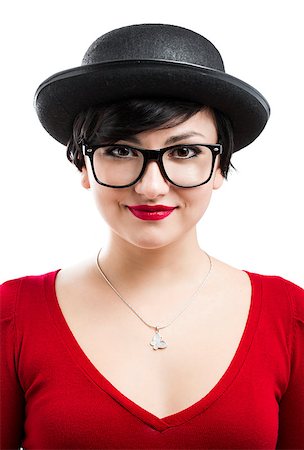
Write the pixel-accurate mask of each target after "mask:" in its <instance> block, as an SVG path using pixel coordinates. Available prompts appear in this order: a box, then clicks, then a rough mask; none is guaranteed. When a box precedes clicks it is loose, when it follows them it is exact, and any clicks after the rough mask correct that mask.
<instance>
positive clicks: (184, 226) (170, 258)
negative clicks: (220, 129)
mask: <svg viewBox="0 0 304 450" xmlns="http://www.w3.org/2000/svg"><path fill="white" fill-rule="evenodd" d="M185 135H189V137H187V138H186V137H183V136H185ZM178 136H179V137H180V138H179V139H177V137H178ZM172 137H174V138H175V139H177V140H176V141H175V142H174V143H176V144H178V143H209V144H215V143H217V130H216V125H215V121H214V118H213V116H212V113H211V112H210V111H208V110H203V111H200V112H198V113H197V114H196V115H194V116H192V117H191V118H190V119H188V120H187V121H185V122H183V123H181V124H179V125H177V126H175V127H172V128H167V129H161V130H149V131H145V132H142V133H139V134H138V135H137V136H136V138H137V141H138V142H137V144H136V145H139V146H140V147H142V148H146V149H158V148H162V147H166V145H168V144H166V142H167V140H168V139H169V138H171V139H172ZM119 143H125V144H130V145H132V144H133V145H134V142H132V141H129V140H126V141H119ZM222 183H223V176H222V175H221V171H220V168H219V157H217V160H216V164H215V169H214V171H213V175H212V178H211V179H210V181H209V182H208V183H206V184H205V185H202V186H199V187H196V188H192V189H183V188H179V187H176V186H174V185H172V184H170V183H169V182H168V181H166V180H165V179H164V178H163V177H162V175H161V173H160V171H159V168H158V166H157V164H156V162H154V161H152V162H150V163H149V165H148V167H147V170H146V172H145V174H144V176H143V177H142V179H141V180H140V181H139V182H138V183H137V184H136V185H134V186H131V187H129V188H124V189H112V188H107V187H104V186H101V185H99V184H98V183H97V182H96V181H95V179H94V177H93V174H92V172H91V168H90V164H89V161H88V160H87V161H86V167H85V168H84V169H83V170H82V185H83V187H84V188H86V189H91V192H92V194H93V196H94V199H95V202H96V206H97V208H98V210H99V212H100V213H101V215H102V217H103V219H104V220H105V221H106V223H107V224H108V226H109V228H110V239H109V243H108V246H107V248H106V249H103V251H102V254H101V257H100V263H101V264H102V267H103V268H104V270H105V271H106V273H107V275H109V276H110V279H111V280H112V282H113V284H114V285H115V281H116V280H117V283H118V285H119V286H120V288H123V292H127V293H128V291H129V288H130V286H129V284H130V283H128V280H130V279H132V280H133V283H132V285H133V286H134V285H135V284H136V286H137V289H138V291H141V290H142V289H144V290H145V298H147V285H148V286H149V285H155V282H154V281H155V279H157V280H158V286H160V287H161V288H167V289H169V287H168V284H169V285H171V286H172V281H173V280H175V281H176V279H181V280H190V284H191V286H193V285H194V286H195V285H197V284H198V282H199V281H200V280H201V279H202V273H204V272H207V270H208V267H209V261H208V259H207V256H206V255H205V253H204V252H202V250H201V248H200V247H199V245H198V240H197V231H196V226H197V223H198V222H199V220H200V219H201V218H202V217H203V216H204V214H205V212H206V210H207V208H208V205H209V202H210V200H211V196H212V192H213V190H215V189H219V188H220V187H221V186H222ZM137 204H148V205H157V204H162V205H168V206H177V209H175V210H174V212H173V213H172V214H171V215H170V216H168V217H167V218H165V219H164V220H160V221H142V220H140V219H138V218H136V217H134V216H133V214H131V212H130V211H129V210H128V208H127V205H137ZM118 280H119V282H118ZM174 284H176V283H174ZM182 284H183V282H182ZM186 284H187V283H186ZM191 290H193V288H192V289H191ZM191 290H190V292H191ZM132 294H133V298H134V292H133V293H132ZM148 297H149V296H148ZM141 298H142V297H141ZM154 302H155V297H154ZM133 305H134V306H135V304H134V303H133Z"/></svg>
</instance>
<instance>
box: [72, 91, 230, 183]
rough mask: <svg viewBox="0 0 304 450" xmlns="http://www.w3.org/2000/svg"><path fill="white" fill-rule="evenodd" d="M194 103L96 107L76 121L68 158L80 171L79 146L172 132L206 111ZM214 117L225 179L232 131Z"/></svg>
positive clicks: (217, 114) (141, 102)
mask: <svg viewBox="0 0 304 450" xmlns="http://www.w3.org/2000/svg"><path fill="white" fill-rule="evenodd" d="M206 108H207V106H204V105H200V104H197V103H192V102H186V101H179V100H172V99H161V100H158V99H131V100H124V101H120V102H117V103H111V104H105V105H99V106H97V107H91V108H89V109H88V110H86V111H82V112H80V113H79V114H78V116H77V117H76V118H75V121H74V125H73V133H72V136H71V138H70V140H69V142H68V144H67V157H68V160H69V161H70V162H72V163H73V164H75V166H76V167H77V168H78V169H79V170H80V171H81V169H82V168H83V167H84V165H85V163H84V157H83V154H82V149H81V142H82V141H85V142H86V143H88V144H92V145H93V144H94V143H96V144H98V143H101V142H102V143H107V144H114V143H115V142H117V141H118V140H121V139H127V138H128V137H131V136H134V135H135V134H138V133H141V132H143V131H147V130H152V129H165V128H171V127H174V126H176V125H179V124H180V123H182V122H184V121H186V120H187V119H190V117H192V116H193V115H195V114H196V113H198V112H199V111H202V110H204V109H206ZM210 111H211V112H212V114H213V115H214V118H215V122H216V127H217V132H218V141H219V143H221V144H223V154H222V155H221V159H220V168H221V172H222V175H223V176H224V177H225V178H227V175H228V171H229V168H230V166H231V167H233V165H232V164H231V162H230V159H231V155H232V153H233V146H234V142H233V131H232V125H231V123H230V120H229V119H228V118H227V117H226V116H225V115H224V114H223V113H221V112H220V111H217V110H215V109H211V108H210Z"/></svg>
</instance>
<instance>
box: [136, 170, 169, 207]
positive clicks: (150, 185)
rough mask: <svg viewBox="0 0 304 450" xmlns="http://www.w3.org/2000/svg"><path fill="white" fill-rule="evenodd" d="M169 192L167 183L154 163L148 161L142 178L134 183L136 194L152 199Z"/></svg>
mask: <svg viewBox="0 0 304 450" xmlns="http://www.w3.org/2000/svg"><path fill="white" fill-rule="evenodd" d="M169 190H170V186H169V182H167V180H165V179H164V177H163V176H162V174H161V172H160V169H159V167H158V164H157V162H156V161H150V162H149V163H148V165H147V168H146V171H145V173H144V174H143V176H142V178H141V179H140V180H139V181H138V183H136V185H135V191H136V192H137V194H140V195H143V196H145V197H146V198H149V199H154V198H157V197H158V196H162V195H166V194H167V193H168V192H169Z"/></svg>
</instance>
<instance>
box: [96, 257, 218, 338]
mask: <svg viewBox="0 0 304 450" xmlns="http://www.w3.org/2000/svg"><path fill="white" fill-rule="evenodd" d="M100 252H101V249H100V250H99V252H98V254H97V258H96V264H97V268H98V270H99V272H100V273H101V275H102V276H103V278H104V279H105V281H106V282H107V284H108V285H109V286H110V288H111V289H112V290H113V291H114V292H115V294H116V295H117V296H118V297H119V298H120V299H121V300H122V301H123V302H124V303H125V304H126V305H127V306H128V308H130V309H131V311H133V313H134V314H135V315H136V316H137V317H138V318H139V319H140V320H141V321H142V322H143V323H144V324H145V325H147V327H149V328H154V329H155V330H156V332H158V330H162V329H163V328H167V327H168V326H169V325H171V323H173V322H174V321H175V320H176V319H177V318H178V317H179V316H180V315H181V314H182V313H183V312H184V311H185V310H186V309H187V308H188V307H189V306H190V305H191V303H192V302H193V300H194V298H195V296H196V294H197V293H198V292H199V290H200V289H201V288H202V287H203V285H204V284H205V283H206V281H207V278H208V277H209V274H210V272H211V269H212V261H211V258H210V256H209V255H208V253H206V252H205V254H206V255H207V257H208V259H209V270H208V272H207V274H206V275H205V276H204V278H203V280H202V281H201V283H200V284H199V286H198V288H197V289H196V290H195V291H194V293H193V294H192V295H191V297H190V301H189V302H188V303H187V304H186V306H185V307H184V308H183V309H182V310H181V311H180V312H179V313H178V314H177V316H175V317H174V318H173V319H172V320H171V321H170V322H169V323H168V324H167V325H163V326H158V325H151V324H149V323H148V322H146V321H145V320H144V319H143V318H142V317H141V316H140V315H139V314H138V313H137V312H136V311H135V309H134V308H132V306H131V305H129V303H128V302H127V301H126V300H125V299H124V298H123V297H122V295H121V294H120V293H119V292H118V291H117V289H116V288H115V287H114V286H113V284H112V283H111V281H110V280H109V279H108V277H107V276H106V274H105V273H104V271H103V270H102V268H101V266H100V263H99V255H100Z"/></svg>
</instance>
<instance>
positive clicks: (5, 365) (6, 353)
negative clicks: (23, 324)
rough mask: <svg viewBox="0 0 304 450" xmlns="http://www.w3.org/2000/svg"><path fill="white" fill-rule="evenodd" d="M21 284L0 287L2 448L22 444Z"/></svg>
mask: <svg viewBox="0 0 304 450" xmlns="http://www.w3.org/2000/svg"><path fill="white" fill-rule="evenodd" d="M18 286H19V283H18V282H17V281H15V282H8V283H5V284H3V285H2V286H0V310H1V316H0V342H1V350H0V352H1V353H0V355H1V357H0V448H1V449H2V450H7V449H18V448H20V447H21V441H22V435H23V420H24V396H23V391H22V389H21V386H20V384H19V380H18V376H17V372H16V362H17V361H16V358H15V321H14V313H15V303H16V292H17V289H18Z"/></svg>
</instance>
